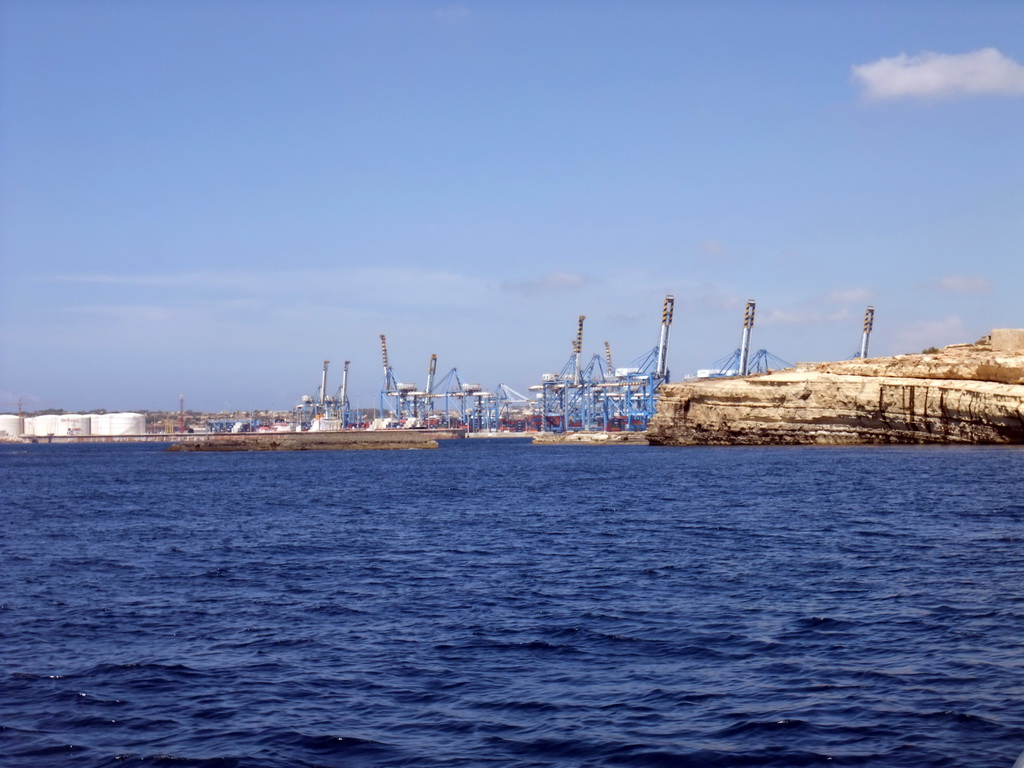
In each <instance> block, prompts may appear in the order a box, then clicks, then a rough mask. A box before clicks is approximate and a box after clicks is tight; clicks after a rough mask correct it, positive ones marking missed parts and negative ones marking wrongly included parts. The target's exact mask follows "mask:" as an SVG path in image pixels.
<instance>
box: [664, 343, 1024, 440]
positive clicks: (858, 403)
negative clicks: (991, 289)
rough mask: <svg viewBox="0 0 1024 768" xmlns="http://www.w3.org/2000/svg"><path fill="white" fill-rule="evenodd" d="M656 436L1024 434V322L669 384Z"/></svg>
mask: <svg viewBox="0 0 1024 768" xmlns="http://www.w3.org/2000/svg"><path fill="white" fill-rule="evenodd" d="M659 395H660V399H659V403H658V411H657V413H656V414H655V416H654V418H653V419H652V420H651V424H650V426H649V428H648V431H647V437H648V441H649V442H650V443H651V444H652V445H788V444H793V445H797V444H832V445H843V444H868V443H960V444H989V443H1024V330H1016V329H1007V330H997V331H993V333H992V335H991V336H990V337H986V338H985V339H982V340H981V341H979V342H978V343H976V344H955V345H952V346H949V347H945V348H943V349H941V350H938V351H936V352H934V353H933V354H927V353H922V354H917V355H899V356H896V357H887V358H868V359H865V360H848V361H843V362H833V363H802V364H800V365H797V366H796V367H795V368H792V369H786V370H783V371H777V372H771V373H766V374H759V375H753V376H746V377H742V378H739V377H733V378H716V379H700V380H695V381H686V382H681V383H675V384H666V385H663V386H662V388H661V389H660V390H659Z"/></svg>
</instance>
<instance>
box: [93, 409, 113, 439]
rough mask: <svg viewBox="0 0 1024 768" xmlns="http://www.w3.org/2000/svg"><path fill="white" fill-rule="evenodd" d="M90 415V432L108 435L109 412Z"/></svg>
mask: <svg viewBox="0 0 1024 768" xmlns="http://www.w3.org/2000/svg"><path fill="white" fill-rule="evenodd" d="M90 415H91V416H92V433H93V434H94V435H109V434H110V414H109V413H93V414H90Z"/></svg>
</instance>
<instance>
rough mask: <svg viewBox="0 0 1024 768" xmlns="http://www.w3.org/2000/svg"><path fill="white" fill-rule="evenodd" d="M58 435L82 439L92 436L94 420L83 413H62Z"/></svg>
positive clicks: (58, 421)
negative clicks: (84, 436)
mask: <svg viewBox="0 0 1024 768" xmlns="http://www.w3.org/2000/svg"><path fill="white" fill-rule="evenodd" d="M54 434H57V435H61V436H62V437H63V436H69V437H81V436H83V435H91V434H92V419H91V418H90V417H89V416H87V415H85V416H83V415H82V414H81V413H62V414H60V415H59V416H58V417H57V431H56V432H55V433H54Z"/></svg>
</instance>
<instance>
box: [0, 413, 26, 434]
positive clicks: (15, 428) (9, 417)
mask: <svg viewBox="0 0 1024 768" xmlns="http://www.w3.org/2000/svg"><path fill="white" fill-rule="evenodd" d="M5 436H6V437H20V436H21V417H20V416H16V415H13V414H9V413H0V437H5Z"/></svg>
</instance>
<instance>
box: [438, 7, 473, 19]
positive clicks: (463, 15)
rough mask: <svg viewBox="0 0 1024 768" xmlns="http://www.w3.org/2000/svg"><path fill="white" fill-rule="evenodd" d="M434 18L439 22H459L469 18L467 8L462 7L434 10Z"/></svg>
mask: <svg viewBox="0 0 1024 768" xmlns="http://www.w3.org/2000/svg"><path fill="white" fill-rule="evenodd" d="M434 18H435V19H440V20H441V21H461V20H462V19H468V18H469V8H467V7H466V6H464V5H447V6H445V7H444V8H438V9H436V10H435V11H434Z"/></svg>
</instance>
